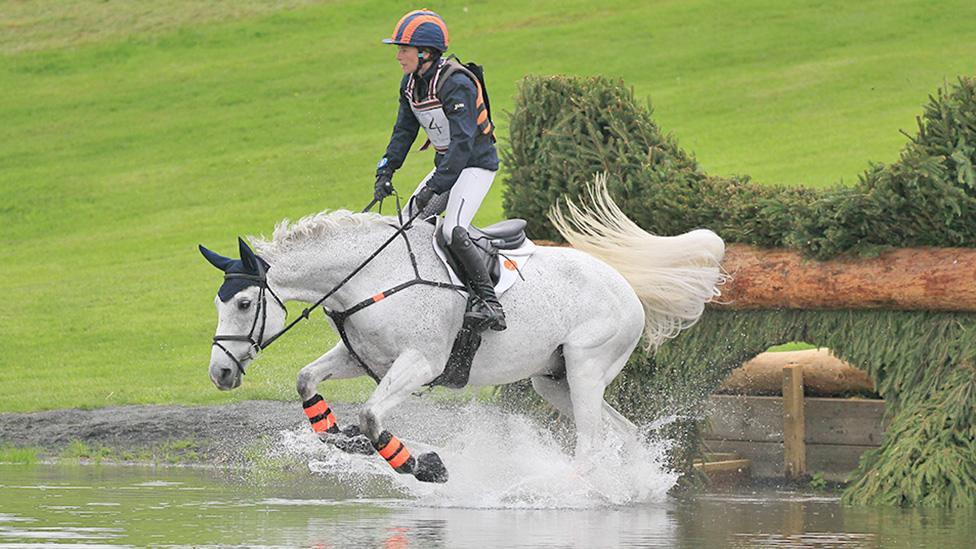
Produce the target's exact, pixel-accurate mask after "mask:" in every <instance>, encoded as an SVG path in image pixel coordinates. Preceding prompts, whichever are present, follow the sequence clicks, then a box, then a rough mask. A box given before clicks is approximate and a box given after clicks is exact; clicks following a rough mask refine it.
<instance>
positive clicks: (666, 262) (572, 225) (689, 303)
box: [549, 175, 728, 349]
mask: <svg viewBox="0 0 976 549" xmlns="http://www.w3.org/2000/svg"><path fill="white" fill-rule="evenodd" d="M584 198H585V199H587V200H588V202H589V203H588V204H584V205H583V206H582V207H578V206H577V205H576V204H574V203H573V202H572V200H569V199H567V200H566V213H565V214H564V213H563V209H562V208H561V207H560V205H559V204H558V203H557V204H556V206H554V207H553V208H552V209H551V210H550V212H549V219H550V220H551V221H552V223H553V225H555V227H556V229H557V230H558V231H559V232H560V234H562V235H563V238H565V239H566V241H567V242H569V243H570V244H572V245H573V247H574V248H576V249H577V250H581V251H584V252H586V253H589V254H590V255H593V256H595V257H597V258H599V259H601V260H603V261H604V262H606V263H608V264H609V265H610V266H612V267H613V268H614V269H616V270H617V271H618V272H619V273H620V274H621V275H623V277H624V278H625V279H626V280H627V282H628V283H630V285H631V287H633V288H634V291H635V292H636V293H637V296H638V297H639V298H640V301H641V303H642V304H643V306H644V319H645V326H644V335H645V337H644V344H645V347H646V348H647V349H656V348H657V347H658V346H659V345H660V344H661V343H663V342H664V341H665V340H666V339H668V338H671V337H674V336H676V335H678V332H680V331H681V330H683V329H685V328H687V327H689V326H691V325H692V324H694V323H695V322H696V321H697V320H698V318H699V317H700V316H701V315H702V313H703V312H704V310H705V303H706V302H707V301H709V300H711V299H713V298H715V297H718V296H719V295H720V292H719V290H718V286H720V285H721V284H723V283H724V282H725V281H726V279H727V278H728V277H727V275H725V274H724V273H723V271H722V268H721V265H720V263H721V261H722V257H723V256H724V255H725V243H724V242H723V241H722V239H721V238H719V236H718V235H717V234H715V233H713V232H712V231H709V230H707V229H696V230H694V231H691V232H688V233H685V234H682V235H678V236H655V235H653V234H650V233H648V232H647V231H645V230H643V229H641V228H640V227H638V226H637V224H636V223H634V222H633V221H631V220H630V219H629V218H628V217H627V216H626V215H625V214H624V213H623V212H622V211H621V210H620V208H619V207H618V206H617V204H616V203H614V201H613V199H612V198H610V194H609V193H608V192H607V179H606V175H600V176H597V178H596V181H595V182H594V184H593V185H588V186H587V188H586V195H585V197H584Z"/></svg>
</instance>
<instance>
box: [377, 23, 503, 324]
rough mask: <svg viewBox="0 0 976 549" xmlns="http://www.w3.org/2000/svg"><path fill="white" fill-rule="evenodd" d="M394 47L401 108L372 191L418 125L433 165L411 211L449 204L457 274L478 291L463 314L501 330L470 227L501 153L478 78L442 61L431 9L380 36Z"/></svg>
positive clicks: (446, 230) (389, 173) (442, 32)
mask: <svg viewBox="0 0 976 549" xmlns="http://www.w3.org/2000/svg"><path fill="white" fill-rule="evenodd" d="M383 42H384V43H386V44H395V45H396V46H397V54H396V59H397V61H398V62H399V63H400V67H401V68H402V69H403V74H404V76H403V79H402V80H401V81H400V107H399V112H398V113H397V119H396V123H395V124H394V126H393V135H392V137H391V138H390V144H389V145H388V146H387V148H386V154H384V155H383V158H382V159H381V160H380V161H379V163H378V164H377V166H376V185H375V192H374V197H375V198H376V199H382V198H384V197H386V196H388V195H389V194H390V193H392V192H393V186H392V184H391V180H392V178H393V172H394V171H396V170H397V169H399V168H400V166H402V165H403V161H404V159H406V156H407V153H408V152H409V150H410V146H411V145H412V144H413V142H414V140H415V139H416V137H417V132H418V131H419V129H420V128H421V127H423V128H424V131H425V132H426V133H427V143H426V144H425V145H424V146H423V147H422V148H421V150H424V149H426V148H427V147H428V146H429V145H433V146H434V150H435V155H434V169H433V170H431V172H430V173H429V174H427V176H426V177H425V178H424V179H423V181H421V182H420V185H419V186H418V187H417V189H416V191H414V193H413V196H412V197H411V201H410V206H409V208H408V215H411V214H412V212H416V211H423V212H424V214H427V213H429V214H431V215H436V214H437V213H439V212H440V210H441V209H442V208H443V205H444V201H445V199H446V202H447V209H446V210H445V214H444V219H443V221H442V223H441V231H442V234H441V236H442V237H443V240H444V241H445V242H446V243H447V245H448V248H449V249H450V251H451V255H453V256H454V258H455V259H456V260H457V262H458V263H459V264H460V267H461V270H463V271H464V272H463V273H459V274H461V275H462V276H463V277H464V278H465V279H466V282H467V285H468V287H469V288H470V289H471V291H472V292H473V293H474V294H475V295H476V296H477V298H478V299H474V300H472V301H473V306H472V307H471V308H470V309H471V310H469V311H468V312H466V313H465V319H466V321H468V322H471V323H474V324H475V325H477V326H482V327H490V328H491V329H493V330H499V331H500V330H504V329H505V314H504V313H503V311H502V307H501V304H499V303H498V299H497V297H496V296H495V290H494V287H493V286H492V283H491V279H490V278H489V275H488V269H487V267H486V266H485V264H484V262H483V261H482V259H481V256H480V255H479V254H478V251H477V250H476V249H475V245H474V243H473V242H472V241H471V238H470V236H469V234H468V230H467V229H468V227H470V225H471V220H472V219H473V218H474V215H475V212H477V211H478V207H479V206H480V205H481V202H482V200H484V198H485V195H486V194H488V189H489V188H491V182H492V180H494V178H495V173H496V172H497V171H498V154H497V152H496V151H495V139H494V135H493V133H492V129H493V128H492V124H491V121H490V120H489V119H488V111H487V106H486V105H485V103H484V97H483V93H482V88H481V84H480V83H479V81H478V79H477V77H476V76H475V75H474V74H472V73H471V71H470V70H468V69H467V68H466V67H464V66H463V65H461V64H460V63H458V62H457V61H456V60H455V59H453V58H448V59H445V58H444V57H442V54H443V53H444V52H445V51H446V50H447V44H448V34H447V25H446V24H445V23H444V20H443V19H442V18H441V16H439V15H437V14H436V13H434V12H432V11H428V10H416V11H411V12H409V13H407V14H406V15H404V16H403V17H402V18H401V19H400V21H399V22H398V23H397V25H396V27H395V28H394V29H393V36H392V37H390V38H387V39H385V40H383Z"/></svg>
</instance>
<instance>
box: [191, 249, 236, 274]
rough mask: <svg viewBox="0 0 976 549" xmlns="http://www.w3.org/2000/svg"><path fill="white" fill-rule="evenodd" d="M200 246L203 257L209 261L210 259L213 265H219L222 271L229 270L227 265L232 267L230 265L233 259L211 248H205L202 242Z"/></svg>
mask: <svg viewBox="0 0 976 549" xmlns="http://www.w3.org/2000/svg"><path fill="white" fill-rule="evenodd" d="M199 247H200V253H202V254H203V257H205V258H207V261H209V262H210V264H211V265H213V266H214V267H217V268H218V269H220V270H221V271H224V272H227V267H230V265H231V264H232V263H234V260H233V259H231V258H229V257H224V256H222V255H220V254H218V253H216V252H211V251H210V250H208V249H206V248H204V247H203V244H200V245H199Z"/></svg>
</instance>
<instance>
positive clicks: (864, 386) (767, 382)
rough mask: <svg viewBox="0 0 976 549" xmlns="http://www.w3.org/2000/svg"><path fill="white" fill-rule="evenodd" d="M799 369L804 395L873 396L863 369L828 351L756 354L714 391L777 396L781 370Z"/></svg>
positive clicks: (781, 379)
mask: <svg viewBox="0 0 976 549" xmlns="http://www.w3.org/2000/svg"><path fill="white" fill-rule="evenodd" d="M791 364H792V365H797V366H800V367H801V368H803V389H804V391H806V395H807V396H835V395H851V394H859V395H874V394H875V390H874V383H873V382H872V381H871V377H870V376H869V375H868V374H867V373H866V372H864V371H863V370H858V369H857V368H855V367H853V366H851V365H850V364H848V363H846V362H844V361H843V360H841V359H839V358H837V357H835V356H834V355H832V354H830V350H828V349H810V350H806V351H785V352H780V353H760V354H759V355H756V357H755V358H753V359H752V360H750V361H748V362H746V363H745V364H743V365H742V366H740V367H739V368H736V369H735V370H732V373H730V374H729V377H727V378H725V380H724V381H723V382H722V385H720V386H719V388H718V389H717V390H716V391H715V392H716V393H719V394H731V395H779V394H782V390H783V368H784V367H785V366H788V365H791Z"/></svg>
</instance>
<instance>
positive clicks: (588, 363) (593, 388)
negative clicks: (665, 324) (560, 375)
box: [563, 324, 640, 460]
mask: <svg viewBox="0 0 976 549" xmlns="http://www.w3.org/2000/svg"><path fill="white" fill-rule="evenodd" d="M581 328H583V329H582V330H581V331H580V332H579V333H580V334H583V337H582V338H580V340H577V341H574V342H573V343H569V342H567V343H566V344H564V345H563V356H564V357H565V359H566V381H567V383H568V384H569V390H570V397H571V400H572V403H573V419H574V421H575V422H576V457H577V459H580V460H587V459H590V458H591V457H592V456H593V453H594V451H595V450H596V449H598V448H599V447H601V445H602V443H603V442H604V438H603V419H604V417H606V418H607V419H609V420H610V424H611V425H612V426H613V427H614V428H615V429H617V430H619V431H621V432H622V433H624V434H632V433H633V432H634V431H635V429H634V427H633V424H631V423H630V422H629V421H626V419H625V418H623V416H621V415H620V414H619V413H618V412H617V411H616V410H614V409H613V408H612V407H611V406H610V405H609V404H607V403H606V401H604V400H603V393H604V391H605V390H606V388H607V385H609V384H610V382H611V381H613V379H614V378H615V377H617V374H619V373H620V371H621V370H623V368H624V365H625V364H627V359H628V358H630V354H631V352H633V350H634V347H635V346H636V345H637V341H638V340H639V338H640V333H639V329H640V327H638V328H637V330H638V331H637V333H629V331H619V332H613V333H607V332H606V328H604V329H603V330H601V329H600V328H596V327H594V326H593V325H592V324H590V325H586V326H583V327H581ZM601 332H602V333H601ZM621 420H622V421H621ZM628 438H629V437H628Z"/></svg>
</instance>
